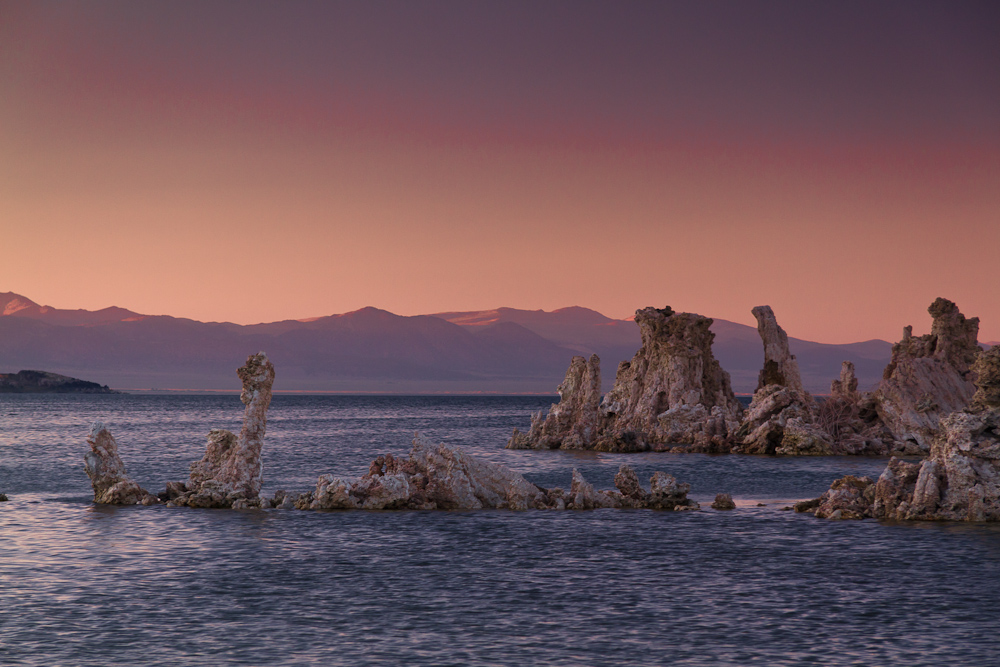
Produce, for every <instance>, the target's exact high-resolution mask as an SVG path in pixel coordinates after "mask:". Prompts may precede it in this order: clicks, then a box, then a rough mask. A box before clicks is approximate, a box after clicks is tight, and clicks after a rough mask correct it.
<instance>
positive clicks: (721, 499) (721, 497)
mask: <svg viewBox="0 0 1000 667" xmlns="http://www.w3.org/2000/svg"><path fill="white" fill-rule="evenodd" d="M712 509H714V510H734V509H736V503H734V502H733V497H732V496H731V495H729V494H728V493H719V494H717V495H716V496H715V500H713V501H712Z"/></svg>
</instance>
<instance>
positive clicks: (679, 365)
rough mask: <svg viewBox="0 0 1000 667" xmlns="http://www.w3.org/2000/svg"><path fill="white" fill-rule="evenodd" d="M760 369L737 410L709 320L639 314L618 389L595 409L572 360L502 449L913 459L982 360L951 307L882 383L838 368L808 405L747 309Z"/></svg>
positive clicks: (596, 374)
mask: <svg viewBox="0 0 1000 667" xmlns="http://www.w3.org/2000/svg"><path fill="white" fill-rule="evenodd" d="M752 312H753V315H754V317H755V318H756V319H757V330H758V333H759V335H760V337H761V341H762V343H763V346H764V366H763V368H762V370H761V371H760V375H759V378H758V385H757V390H756V392H755V393H754V396H753V400H752V402H751V404H750V407H749V408H747V409H746V410H745V411H744V410H742V408H741V406H740V405H739V403H738V402H737V401H736V399H735V397H734V396H733V393H732V389H731V387H730V383H729V376H728V374H727V373H726V372H725V371H724V370H722V368H721V367H720V366H719V363H718V361H716V360H715V358H714V357H713V356H712V340H713V338H714V336H713V334H712V333H711V332H710V331H709V330H708V327H709V326H710V325H711V323H712V320H711V319H709V318H705V317H701V316H700V315H693V314H690V313H674V312H673V310H671V309H670V308H669V307H668V308H665V309H657V308H645V309H642V310H639V311H636V318H635V320H636V323H637V324H638V325H639V328H640V332H641V334H642V347H641V348H640V349H639V351H638V352H637V353H636V354H635V356H634V357H633V359H632V361H630V362H622V364H621V365H620V366H619V368H618V374H617V376H616V378H615V385H614V387H613V388H612V389H611V391H609V392H608V393H607V394H606V395H605V396H604V398H603V400H601V401H600V403H599V404H598V392H599V387H600V360H599V359H598V358H597V355H594V356H592V357H591V358H590V360H589V361H588V360H585V359H584V358H583V357H574V358H573V361H572V363H571V364H570V368H569V370H568V371H567V373H566V379H565V380H564V381H563V383H562V384H561V385H560V386H559V396H560V401H559V403H557V404H554V405H553V406H552V407H551V408H550V410H549V413H548V415H547V416H544V417H543V415H542V413H541V412H538V413H536V414H535V415H533V416H532V420H531V428H530V429H529V431H528V432H527V433H522V432H520V431H519V430H517V429H514V433H513V435H512V436H511V438H510V440H509V441H508V443H507V447H508V448H509V449H557V448H559V449H594V450H598V451H607V452H638V451H647V450H654V451H673V452H707V453H728V452H732V453H739V454H770V455H775V454H776V455H798V456H801V455H815V456H826V455H843V454H848V455H854V454H862V455H870V456H886V455H890V454H894V455H921V454H924V453H926V450H927V447H928V446H929V445H927V443H929V438H933V437H934V435H935V434H936V433H937V429H938V423H939V420H940V417H941V416H942V415H943V414H947V413H949V412H953V411H954V410H960V409H962V408H963V407H965V406H966V405H967V404H968V402H969V399H970V398H971V396H972V392H973V391H974V388H973V387H972V384H971V381H970V379H969V368H970V365H971V364H972V363H973V362H974V361H975V359H976V357H977V356H978V354H979V346H978V344H977V343H976V335H977V332H978V326H979V325H978V322H979V320H978V319H977V318H972V319H969V320H966V318H965V317H964V316H963V315H962V314H961V312H959V310H958V308H957V307H956V306H955V304H954V303H952V302H951V301H948V300H946V299H937V300H936V301H935V302H934V303H933V304H931V306H930V308H929V312H930V313H931V315H932V316H933V317H934V324H933V327H932V331H931V334H929V335H927V336H922V337H920V338H913V337H912V336H910V335H909V332H910V328H909V327H907V329H906V335H905V336H904V340H903V341H902V342H901V343H898V344H897V345H896V346H894V347H893V361H892V363H890V364H889V366H888V367H887V368H886V370H885V373H884V380H883V383H882V385H881V386H880V387H879V388H878V389H877V390H876V391H875V392H872V393H864V394H863V393H860V392H858V391H857V384H858V383H857V379H856V377H855V375H854V365H853V364H852V363H850V362H844V364H843V367H842V369H841V374H840V378H839V379H836V380H834V381H833V382H832V383H831V395H830V396H829V398H827V399H826V400H824V401H822V402H818V401H816V400H815V399H814V398H813V397H812V396H811V395H810V394H809V393H808V392H807V391H805V389H804V388H803V385H802V379H801V374H800V372H799V368H798V362H797V361H796V359H795V356H794V355H793V354H791V351H790V349H789V346H788V335H787V334H786V333H785V331H784V330H783V329H782V328H781V327H780V326H779V325H778V322H777V319H776V318H775V316H774V311H773V310H772V309H771V307H770V306H757V307H756V308H754V309H753V311H752Z"/></svg>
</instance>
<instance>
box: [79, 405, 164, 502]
mask: <svg viewBox="0 0 1000 667" xmlns="http://www.w3.org/2000/svg"><path fill="white" fill-rule="evenodd" d="M87 444H88V445H90V451H89V452H87V453H86V454H84V455H83V461H84V469H85V470H86V471H87V476H88V477H90V484H91V486H92V487H93V488H94V502H95V503H100V504H102V505H135V504H137V503H142V504H143V505H152V504H156V503H158V502H159V500H158V499H157V498H156V496H154V495H152V494H151V493H149V492H148V491H146V490H145V489H143V488H142V487H141V486H139V484H138V483H136V482H135V481H134V480H132V478H131V477H129V476H128V473H127V472H126V471H125V464H124V463H123V462H122V459H121V457H120V456H119V455H118V443H117V442H116V441H115V438H114V436H113V435H111V431H109V430H108V427H107V426H105V425H104V424H102V423H101V422H94V424H93V426H91V427H90V435H89V436H88V437H87Z"/></svg>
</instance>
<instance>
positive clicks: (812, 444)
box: [733, 306, 834, 456]
mask: <svg viewBox="0 0 1000 667" xmlns="http://www.w3.org/2000/svg"><path fill="white" fill-rule="evenodd" d="M751 312H752V313H753V316H754V317H755V318H756V319H757V332H758V333H759V334H760V338H761V341H762V342H763V343H764V367H763V368H762V369H761V371H760V376H759V377H758V380H757V391H755V392H754V395H753V400H752V401H751V403H750V407H749V408H747V410H746V412H744V414H743V423H742V424H741V425H740V428H739V430H738V431H737V433H736V437H737V439H738V444H737V445H736V447H734V448H733V451H734V452H737V453H741V454H784V455H799V456H801V455H817V456H823V455H828V454H832V453H833V449H834V446H833V440H832V438H831V437H830V435H829V434H828V433H827V432H825V431H824V430H823V429H821V428H820V427H819V426H818V425H817V423H816V422H817V417H818V415H819V412H818V407H817V405H816V401H815V400H813V397H812V396H810V395H809V393H808V392H807V391H806V390H805V389H804V388H803V387H802V376H801V375H800V373H799V364H798V362H797V361H796V360H795V355H793V354H792V353H791V351H790V350H789V348H788V335H787V334H786V333H785V331H784V329H782V328H781V327H780V326H778V321H777V319H775V317H774V311H773V310H771V307H770V306H757V307H756V308H754V309H753V310H752V311H751Z"/></svg>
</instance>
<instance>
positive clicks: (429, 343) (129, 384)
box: [0, 292, 891, 393]
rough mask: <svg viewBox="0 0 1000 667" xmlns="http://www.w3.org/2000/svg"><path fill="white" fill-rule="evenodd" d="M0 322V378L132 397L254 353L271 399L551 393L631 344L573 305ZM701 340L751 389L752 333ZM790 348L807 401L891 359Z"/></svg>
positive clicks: (183, 385) (231, 367) (610, 377)
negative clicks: (842, 378)
mask: <svg viewBox="0 0 1000 667" xmlns="http://www.w3.org/2000/svg"><path fill="white" fill-rule="evenodd" d="M0 313H2V315H0V372H3V371H13V370H15V367H18V368H26V367H27V368H44V369H46V370H47V371H51V372H56V373H60V374H66V375H73V376H83V377H92V378H94V379H98V380H100V381H101V382H102V383H107V384H109V385H111V386H113V387H117V388H133V389H147V388H161V389H188V390H197V389H204V390H225V389H238V388H239V381H238V380H237V379H236V374H235V369H236V368H237V367H238V366H240V365H241V364H242V363H243V361H244V360H245V359H246V356H247V355H248V354H250V353H252V352H256V351H258V350H265V351H267V353H268V355H269V356H270V358H271V359H272V361H274V363H275V366H276V368H277V369H278V379H277V380H276V384H275V387H276V389H279V390H299V391H344V392H351V391H358V392H390V393H435V392H496V393H508V392H509V393H520V392H529V393H554V392H555V388H556V386H557V385H558V384H559V382H560V381H561V380H562V378H563V375H564V373H565V371H566V368H567V366H568V365H569V361H570V359H571V358H572V356H573V355H576V354H583V355H589V354H594V353H596V354H598V355H599V356H600V357H601V361H602V379H603V384H604V385H605V387H606V388H607V387H610V385H611V384H612V383H613V382H614V376H615V372H616V370H617V367H618V363H619V362H620V361H624V360H627V359H630V358H631V357H632V355H633V354H634V353H635V351H636V350H637V349H638V347H639V344H640V341H639V331H638V327H636V325H635V324H634V323H633V322H632V321H631V320H615V319H612V318H609V317H605V316H604V315H602V314H601V313H598V312H597V311H594V310H590V309H588V308H583V307H579V306H572V307H569V308H560V309H558V310H554V311H550V312H547V311H541V310H519V309H516V308H497V309H494V310H486V311H468V312H448V313H437V314H434V315H415V316H401V315H395V314H393V313H390V312H388V311H385V310H380V309H378V308H372V307H368V308H362V309H361V310H357V311H353V312H350V313H343V314H339V315H328V316H322V317H315V318H308V319H304V320H284V321H279V322H270V323H264V324H252V325H239V324H233V323H229V322H222V323H219V322H198V321H196V320H190V319H184V318H176V317H170V316H166V315H155V316H154V315H142V314H140V313H136V312H134V311H131V310H127V309H125V308H117V307H111V308H104V309H101V310H98V311H87V310H63V309H57V308H51V307H49V306H40V305H38V304H37V303H35V302H34V301H31V300H30V299H28V298H26V297H23V296H21V295H18V294H14V293H11V292H7V293H0ZM779 317H780V314H779ZM712 330H713V332H715V334H716V340H715V345H714V352H715V356H716V357H717V358H718V359H719V361H720V363H721V364H722V366H723V368H725V369H726V370H727V371H729V372H730V374H731V375H732V378H733V387H734V389H735V390H736V391H737V392H752V391H753V389H754V388H755V387H756V383H757V373H758V372H759V370H760V367H761V365H762V364H763V348H762V345H761V342H760V338H759V336H758V335H757V330H756V328H754V327H750V326H746V325H743V324H737V323H735V322H729V321H727V320H719V319H717V320H715V322H714V324H713V325H712ZM790 343H791V348H792V351H793V353H795V354H796V355H797V357H798V359H799V365H800V368H801V369H802V375H803V381H804V384H805V385H806V387H807V388H808V389H809V390H811V391H813V392H816V393H825V392H826V391H828V390H829V386H830V381H831V380H832V379H834V378H835V377H837V376H838V375H839V372H840V364H841V362H842V361H844V360H850V361H853V362H854V363H855V365H856V367H857V372H858V377H859V380H860V382H861V385H862V386H863V387H866V386H870V385H872V384H874V383H875V382H877V381H878V379H879V378H880V377H881V373H882V369H883V368H884V367H885V365H886V364H887V363H888V361H889V358H890V355H891V345H890V344H889V343H887V342H885V341H880V340H873V341H866V342H862V343H852V344H848V345H829V344H824V343H815V342H811V341H804V340H799V339H796V338H790Z"/></svg>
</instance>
